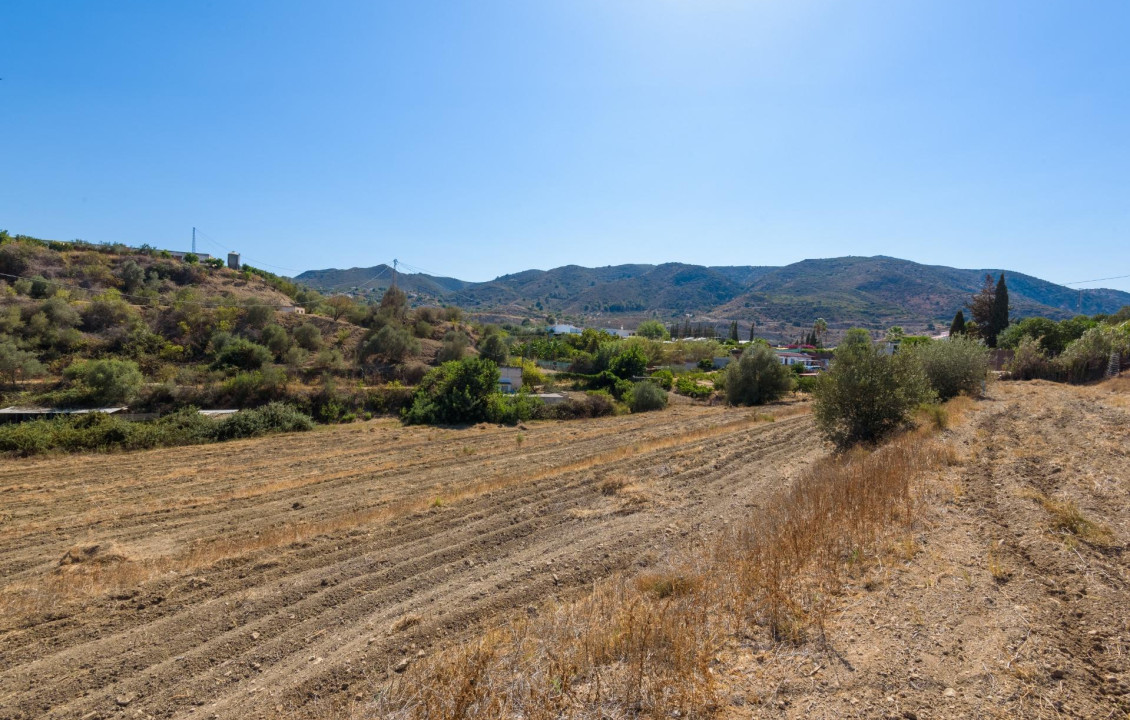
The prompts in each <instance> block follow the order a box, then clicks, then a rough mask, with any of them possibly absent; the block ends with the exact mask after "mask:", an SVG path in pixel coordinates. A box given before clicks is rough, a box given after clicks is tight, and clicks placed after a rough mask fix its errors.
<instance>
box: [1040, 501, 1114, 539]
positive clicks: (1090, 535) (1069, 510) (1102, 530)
mask: <svg viewBox="0 0 1130 720" xmlns="http://www.w3.org/2000/svg"><path fill="white" fill-rule="evenodd" d="M1032 497H1033V498H1034V499H1035V500H1037V501H1038V502H1039V503H1040V505H1041V506H1043V508H1044V510H1046V511H1047V513H1048V515H1050V516H1051V522H1052V529H1053V530H1055V531H1056V532H1058V533H1061V534H1069V535H1071V536H1074V537H1077V538H1079V539H1080V540H1082V541H1084V542H1086V543H1089V544H1091V545H1094V546H1097V547H1106V546H1108V545H1110V544H1111V543H1112V542H1114V533H1113V532H1111V529H1110V528H1108V527H1107V526H1106V525H1103V524H1102V523H1097V522H1094V521H1093V520H1091V519H1090V518H1088V517H1087V516H1086V515H1084V514H1083V511H1082V510H1080V509H1079V506H1078V505H1076V504H1075V503H1074V502H1072V501H1071V500H1067V499H1063V500H1057V499H1055V498H1049V497H1047V496H1045V495H1042V494H1040V493H1037V492H1033V493H1032Z"/></svg>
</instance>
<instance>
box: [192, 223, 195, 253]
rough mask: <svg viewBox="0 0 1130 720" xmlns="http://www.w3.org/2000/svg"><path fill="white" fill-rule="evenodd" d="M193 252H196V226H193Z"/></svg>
mask: <svg viewBox="0 0 1130 720" xmlns="http://www.w3.org/2000/svg"><path fill="white" fill-rule="evenodd" d="M192 254H193V255H195V254H196V228H192Z"/></svg>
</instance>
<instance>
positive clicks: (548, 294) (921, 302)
mask: <svg viewBox="0 0 1130 720" xmlns="http://www.w3.org/2000/svg"><path fill="white" fill-rule="evenodd" d="M1001 272H1004V274H1005V281H1006V283H1007V285H1008V289H1009V300H1010V302H1011V306H1012V314H1013V316H1014V317H1028V316H1032V315H1042V316H1044V317H1049V318H1053V319H1062V318H1067V317H1071V316H1073V315H1076V314H1079V313H1084V314H1095V313H1113V312H1116V311H1118V309H1119V308H1121V307H1122V306H1124V305H1130V293H1127V292H1122V291H1120V290H1109V289H1086V290H1076V289H1072V288H1069V287H1065V286H1063V285H1056V284H1055V283H1052V282H1048V281H1046V280H1041V279H1039V278H1036V277H1032V276H1030V275H1024V274H1022V273H1018V272H1013V271H1010V270H1003V271H1002V269H1000V268H991V269H979V270H969V269H959V268H952V267H945V266H941V265H923V264H919V263H915V262H911V261H909V260H900V259H898V258H893V257H886V256H881V255H880V256H875V257H855V256H850V257H840V258H827V259H818V260H803V261H801V262H797V263H793V264H791V265H785V266H783V267H770V266H711V267H708V266H702V265H687V264H682V263H664V264H662V265H614V266H608V267H598V268H587V267H581V266H579V265H566V266H564V267H559V268H554V269H552V270H526V271H523V272H519V273H514V274H511V275H503V276H501V277H498V278H496V279H494V280H491V281H488V282H467V281H463V280H457V279H455V278H447V277H435V276H431V275H425V274H405V273H400V274H398V275H397V284H398V285H399V287H401V289H403V290H404V291H405V292H407V293H408V294H409V295H410V296H411V297H412V298H413V300H414V302H417V303H429V302H437V303H450V304H455V305H459V306H461V307H463V308H465V309H466V310H468V311H470V312H472V313H474V314H476V315H480V316H483V317H487V318H490V319H492V320H507V319H509V320H517V319H519V318H525V317H530V318H542V317H546V316H550V315H552V316H554V317H555V318H556V319H563V320H569V319H572V320H574V321H575V322H584V323H586V324H603V325H605V326H609V325H624V326H627V327H631V326H632V325H633V323H635V322H638V321H640V320H642V319H645V318H658V319H660V320H662V321H664V322H667V323H671V322H676V321H678V322H684V321H686V320H691V321H692V322H695V323H698V322H710V323H717V324H728V323H729V322H730V321H732V320H737V321H738V322H739V324H740V325H742V326H743V327H748V325H749V323H750V322H756V323H757V325H758V326H759V327H760V328H764V329H768V330H769V331H771V332H775V333H776V334H779V335H782V336H784V337H789V336H791V335H792V334H795V332H796V331H797V330H798V329H805V328H808V327H811V325H812V322H813V321H814V320H815V319H816V318H824V319H825V320H826V321H827V322H828V324H829V326H830V327H832V328H846V327H851V326H860V327H869V328H875V329H881V328H885V327H890V326H891V325H902V326H903V327H905V328H906V329H907V330H908V331H922V330H929V329H932V328H942V327H948V326H949V323H950V320H951V319H952V318H953V316H954V313H955V312H957V310H959V309H962V308H968V306H969V301H970V298H971V297H972V296H973V294H974V293H976V292H977V291H978V290H980V288H981V286H982V284H983V282H984V279H985V275H986V274H989V275H992V276H993V278H994V279H995V278H996V277H998V276H999V275H1000V273H1001ZM392 277H393V272H392V268H389V267H388V266H386V265H378V266H376V267H371V268H351V269H349V270H337V269H328V270H310V271H307V272H304V273H302V274H300V275H298V276H297V277H296V278H294V279H295V280H296V281H298V282H301V283H304V284H306V285H308V286H310V287H313V288H315V289H317V290H320V291H322V292H344V293H349V294H353V295H362V296H364V295H371V296H377V297H379V296H380V295H381V294H383V293H384V291H385V289H387V288H388V286H389V285H390V284H391V282H392Z"/></svg>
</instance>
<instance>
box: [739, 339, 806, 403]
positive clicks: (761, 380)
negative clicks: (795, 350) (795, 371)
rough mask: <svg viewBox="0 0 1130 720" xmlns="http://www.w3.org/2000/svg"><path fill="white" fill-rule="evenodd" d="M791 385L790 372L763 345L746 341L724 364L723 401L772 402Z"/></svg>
mask: <svg viewBox="0 0 1130 720" xmlns="http://www.w3.org/2000/svg"><path fill="white" fill-rule="evenodd" d="M792 386H793V377H792V373H791V372H790V371H789V369H788V368H787V367H785V366H784V365H782V364H781V361H780V360H778V359H777V353H775V352H773V350H772V349H771V348H769V347H768V346H766V345H761V344H756V345H750V346H749V347H748V348H746V351H745V352H743V353H742V356H741V357H740V358H738V360H737V361H736V362H731V363H730V364H729V365H728V366H727V367H726V401H727V402H728V403H730V404H731V405H761V404H763V403H767V402H773V401H774V400H777V399H778V398H780V397H781V396H782V395H784V394H785V393H787V392H788V391H789V390H791V389H792Z"/></svg>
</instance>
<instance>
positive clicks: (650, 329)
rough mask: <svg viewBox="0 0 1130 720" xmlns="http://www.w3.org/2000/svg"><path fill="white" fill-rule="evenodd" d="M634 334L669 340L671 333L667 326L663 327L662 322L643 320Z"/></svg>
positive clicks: (652, 338) (651, 338)
mask: <svg viewBox="0 0 1130 720" xmlns="http://www.w3.org/2000/svg"><path fill="white" fill-rule="evenodd" d="M636 335H639V336H640V337H645V338H648V339H649V340H669V339H671V333H670V332H668V331H667V328H665V327H663V323H661V322H659V321H658V320H644V321H643V322H642V323H640V324H639V327H637V328H636Z"/></svg>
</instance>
